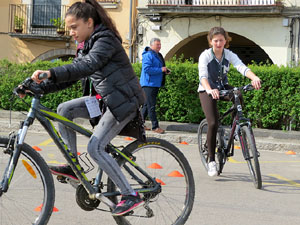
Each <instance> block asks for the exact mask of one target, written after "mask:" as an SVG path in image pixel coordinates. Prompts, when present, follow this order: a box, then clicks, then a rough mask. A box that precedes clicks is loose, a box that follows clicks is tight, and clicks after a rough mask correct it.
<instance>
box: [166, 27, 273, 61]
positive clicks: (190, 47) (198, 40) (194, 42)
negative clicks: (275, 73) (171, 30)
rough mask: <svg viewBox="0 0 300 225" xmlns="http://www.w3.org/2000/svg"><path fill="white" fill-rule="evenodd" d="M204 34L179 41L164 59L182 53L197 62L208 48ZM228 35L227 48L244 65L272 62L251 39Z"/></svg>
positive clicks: (185, 57)
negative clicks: (228, 42)
mask: <svg viewBox="0 0 300 225" xmlns="http://www.w3.org/2000/svg"><path fill="white" fill-rule="evenodd" d="M206 35H207V33H202V34H200V35H199V34H198V35H194V36H192V37H189V38H188V39H185V40H183V41H181V42H180V43H178V44H177V45H176V46H174V47H173V48H172V49H171V50H170V51H169V52H168V53H167V54H166V56H165V58H166V60H168V59H170V58H172V57H173V56H175V55H176V56H177V57H179V56H181V55H183V56H184V57H183V58H184V59H193V60H194V62H198V59H199V56H200V54H201V53H202V52H203V51H204V50H205V49H207V48H209V45H208V41H207V37H206ZM229 36H230V37H232V41H231V42H230V46H229V49H230V50H231V51H233V52H234V53H236V54H237V55H238V56H239V58H240V59H241V60H242V61H243V62H244V63H245V64H246V65H247V64H251V63H252V61H254V62H255V63H257V64H259V63H266V62H269V63H271V64H273V61H272V60H271V58H270V57H269V55H268V54H267V53H266V52H265V51H264V50H263V49H262V48H261V47H260V46H258V45H257V44H256V43H254V42H253V41H251V40H249V39H248V38H246V37H244V36H241V35H238V34H235V33H231V32H229Z"/></svg>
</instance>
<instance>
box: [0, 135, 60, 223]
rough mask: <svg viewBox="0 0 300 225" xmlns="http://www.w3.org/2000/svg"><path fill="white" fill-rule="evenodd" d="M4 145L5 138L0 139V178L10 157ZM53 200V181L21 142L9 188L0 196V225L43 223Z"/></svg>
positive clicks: (32, 152) (7, 141) (43, 161)
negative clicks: (5, 151)
mask: <svg viewBox="0 0 300 225" xmlns="http://www.w3.org/2000/svg"><path fill="white" fill-rule="evenodd" d="M8 143H9V138H7V137H0V175H1V176H2V175H3V174H4V171H5V169H6V166H7V164H8V163H9V161H10V158H11V154H7V153H4V151H3V150H4V149H5V148H6V147H7V146H8ZM10 147H11V149H12V148H13V146H12V144H11V146H10ZM26 168H27V169H26ZM1 179H2V177H1ZM0 182H1V181H0ZM54 200H55V190H54V182H53V178H52V175H51V173H50V171H49V168H48V166H47V164H46V162H45V160H44V159H43V158H42V157H41V156H40V155H39V154H38V153H37V152H36V151H35V150H34V149H33V148H31V147H30V146H29V145H27V144H25V143H24V144H23V145H22V146H21V154H20V157H19V160H18V164H17V166H16V168H15V171H14V175H13V178H12V180H11V183H10V185H9V189H8V190H7V192H5V193H3V194H2V196H1V197H0V224H6V225H13V224H18V225H19V224H20V225H23V224H24V225H28V224H35V225H44V224H47V223H48V221H49V219H50V216H51V214H52V211H53V206H54Z"/></svg>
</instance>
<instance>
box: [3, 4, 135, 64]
mask: <svg viewBox="0 0 300 225" xmlns="http://www.w3.org/2000/svg"><path fill="white" fill-rule="evenodd" d="M28 1H29V0H27V2H28ZM74 2H77V1H76V0H62V4H64V5H71V4H73V3H74ZM134 2H136V0H134ZM21 3H22V0H0V49H1V51H0V59H4V58H6V59H8V60H11V61H14V62H31V61H34V60H35V59H36V58H37V57H38V56H40V55H42V54H44V53H46V52H48V51H50V50H54V49H65V48H66V43H67V41H49V40H48V41H47V40H37V39H27V40H24V39H19V38H17V37H11V36H9V35H8V31H9V27H8V21H9V12H8V11H9V4H21ZM129 7H130V0H121V1H120V3H119V4H118V7H117V8H116V9H114V8H109V9H106V10H107V11H108V13H109V14H110V16H111V18H112V19H113V20H114V22H115V24H116V27H117V29H118V30H119V32H120V35H121V37H122V39H123V43H124V47H125V48H127V51H128V40H127V38H128V33H129ZM70 47H71V48H75V45H74V41H73V40H72V39H71V40H70Z"/></svg>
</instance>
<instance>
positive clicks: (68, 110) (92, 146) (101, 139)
mask: <svg viewBox="0 0 300 225" xmlns="http://www.w3.org/2000/svg"><path fill="white" fill-rule="evenodd" d="M86 98H88V96H86V97H81V98H76V99H73V100H70V101H67V102H64V103H61V104H60V105H59V106H58V108H57V112H58V114H59V115H62V116H64V117H66V118H68V119H69V120H71V121H73V119H75V118H86V119H90V116H89V112H88V110H87V107H86V105H85V99H86ZM135 116H136V112H134V113H132V114H130V115H129V116H128V117H127V118H125V119H124V120H123V121H117V120H116V118H115V117H114V116H113V114H112V113H111V111H110V110H109V108H107V110H106V112H105V113H104V114H103V115H102V117H101V119H100V121H99V123H98V125H97V126H96V127H95V128H94V133H93V135H92V136H91V138H90V140H89V143H88V148H87V150H88V153H89V154H90V156H91V157H92V158H93V160H94V161H95V162H96V163H97V164H98V165H99V167H100V168H101V169H103V171H104V172H105V173H106V174H107V175H108V176H109V178H110V179H111V180H112V181H113V182H114V183H115V184H116V185H117V186H118V187H119V188H120V190H121V193H122V194H123V195H130V194H132V193H133V189H132V187H131V186H130V184H129V183H128V181H127V179H126V177H125V176H124V174H123V173H122V171H121V169H120V167H119V165H118V163H117V162H116V161H115V160H114V159H113V158H112V157H111V156H110V155H109V154H108V153H107V152H106V151H105V147H106V146H107V145H108V144H109V142H110V141H111V140H112V139H113V138H114V137H115V136H117V135H118V134H119V133H120V131H121V130H122V129H123V127H125V125H126V124H127V123H129V122H130V121H131V120H132V119H133V118H134V117H135ZM59 131H60V133H61V136H62V139H63V140H64V142H65V143H66V145H67V146H68V148H69V149H70V150H71V151H72V153H73V154H74V156H77V146H76V133H75V131H73V130H71V129H69V128H67V127H65V126H64V125H62V124H61V123H59Z"/></svg>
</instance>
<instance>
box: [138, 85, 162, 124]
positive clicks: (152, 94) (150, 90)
mask: <svg viewBox="0 0 300 225" xmlns="http://www.w3.org/2000/svg"><path fill="white" fill-rule="evenodd" d="M143 90H144V92H145V94H146V98H147V100H146V103H145V104H144V105H143V109H142V114H143V118H144V120H145V119H146V117H147V116H149V118H150V120H151V122H152V130H154V129H156V128H158V127H159V125H158V120H157V117H156V112H155V105H156V97H157V95H158V91H159V87H143Z"/></svg>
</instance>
